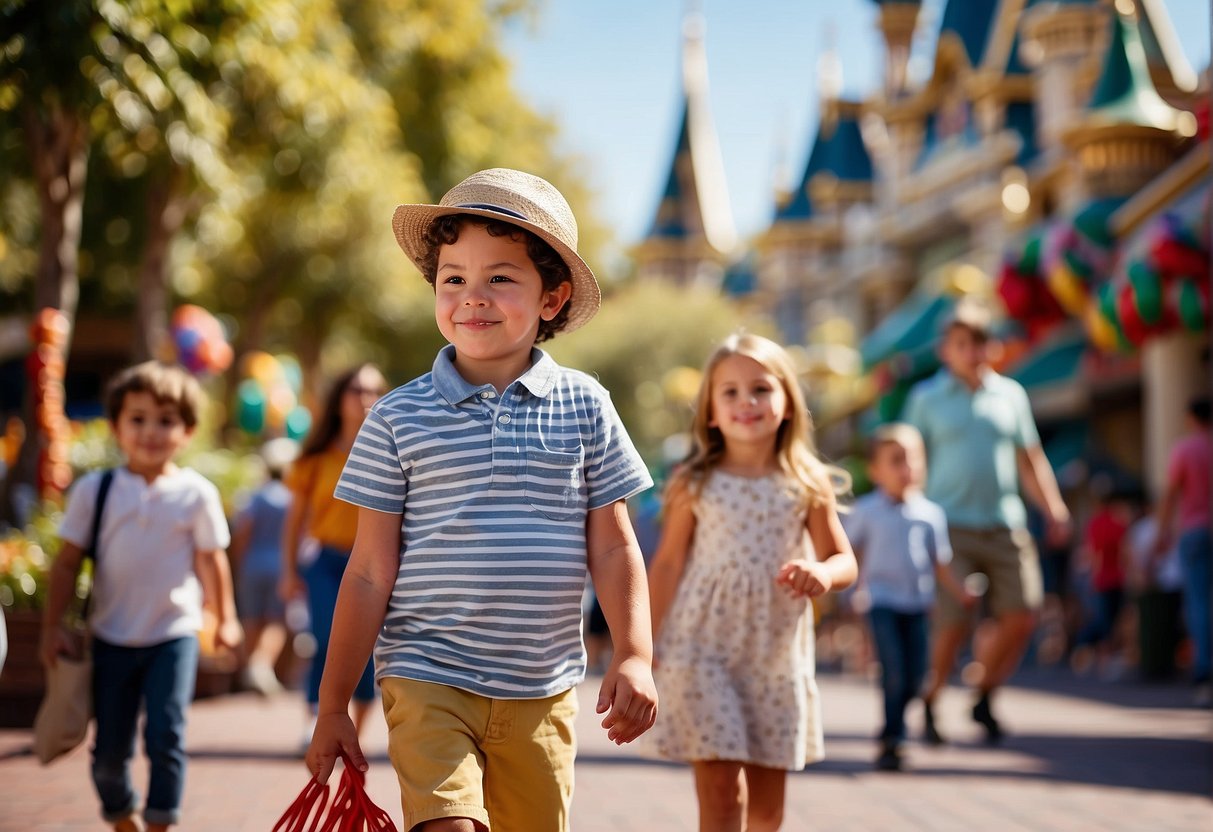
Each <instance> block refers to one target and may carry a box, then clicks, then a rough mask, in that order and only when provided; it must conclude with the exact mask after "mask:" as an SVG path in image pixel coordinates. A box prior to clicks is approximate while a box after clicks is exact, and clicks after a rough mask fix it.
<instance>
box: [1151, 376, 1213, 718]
mask: <svg viewBox="0 0 1213 832" xmlns="http://www.w3.org/2000/svg"><path fill="white" fill-rule="evenodd" d="M1209 420H1210V415H1209V399H1208V398H1207V397H1202V398H1197V399H1193V400H1192V402H1191V403H1190V404H1189V405H1188V435H1187V436H1185V437H1183V438H1182V439H1180V440H1179V441H1178V442H1176V443H1175V447H1173V448H1172V449H1171V458H1170V462H1169V464H1168V465H1167V488H1166V491H1164V492H1163V496H1162V499H1161V500H1159V502H1158V539H1157V542H1156V543H1155V545H1154V555H1155V557H1156V558H1162V556H1163V555H1164V554H1165V553H1166V551H1167V549H1168V547H1169V546H1170V544H1171V541H1172V540H1173V539H1174V538H1175V536H1176V535H1175V527H1176V526H1178V531H1179V534H1178V538H1179V562H1180V566H1181V567H1182V568H1183V578H1184V583H1183V596H1184V620H1185V622H1186V623H1187V626H1188V634H1189V635H1190V636H1191V638H1192V647H1193V656H1192V682H1193V684H1194V685H1195V686H1196V701H1197V703H1198V704H1200V705H1201V706H1208V705H1209V704H1210V703H1213V689H1211V688H1210V681H1211V679H1210V670H1211V669H1213V631H1211V630H1213V617H1211V616H1210V611H1209V607H1210V603H1211V602H1213V599H1211V596H1213V539H1211V538H1210V529H1209V521H1210V517H1209V513H1210V509H1209V499H1210V495H1209V477H1210V472H1209V469H1210V466H1213V444H1211V441H1210V437H1209ZM1176 509H1178V511H1179V517H1178V522H1176V518H1175V516H1174V515H1175V513H1176Z"/></svg>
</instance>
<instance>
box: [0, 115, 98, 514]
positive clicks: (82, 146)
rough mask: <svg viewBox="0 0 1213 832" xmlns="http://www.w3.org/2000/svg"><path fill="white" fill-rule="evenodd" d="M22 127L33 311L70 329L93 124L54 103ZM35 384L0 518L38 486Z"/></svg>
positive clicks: (0, 501)
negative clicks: (30, 203) (29, 194)
mask: <svg viewBox="0 0 1213 832" xmlns="http://www.w3.org/2000/svg"><path fill="white" fill-rule="evenodd" d="M22 128H23V131H24V133H25V143H26V147H27V148H29V154H30V160H31V162H32V163H33V169H34V176H35V180H36V181H37V184H38V205H39V209H40V214H41V225H42V227H41V239H40V241H39V248H38V271H37V273H36V277H35V283H34V309H35V312H37V310H40V309H44V308H46V307H51V308H53V309H58V310H59V311H61V312H62V313H63V315H64V316H65V317H66V318H67V321H68V325H69V327H74V325H75V322H76V306H77V304H78V303H79V301H80V275H79V271H78V265H79V257H80V228H81V223H82V220H83V207H84V180H85V176H86V175H87V173H88V125H87V123H86V122H85V120H84V119H83V118H81V117H80V116H79V115H78V114H77V113H74V112H71V111H69V110H65V109H63V107H62V106H61V105H58V104H50V105H48V107H47V109H40V108H38V107H36V106H33V105H30V106H27V107H26V108H25V110H24V112H23V114H22ZM62 349H63V359H64V362H65V363H66V361H67V356H68V353H70V351H71V334H70V329H69V334H68V337H67V339H66V341H65V342H64V345H63V348H62ZM32 384H33V380H32V379H30V381H29V383H28V384H27V385H26V390H25V406H24V408H23V414H22V415H23V419H24V421H25V426H26V431H25V440H24V441H23V442H22V444H21V450H20V451H19V452H18V455H17V461H16V464H15V465H14V466H13V469H12V470H11V471H10V472H9V474H8V476H7V477H5V480H4V484H3V493H0V517H2V518H3V519H4V520H7V521H8V522H10V523H19V522H21V521H23V520H24V519H25V518H24V517H19V516H18V506H17V505H16V503H15V498H16V497H17V496H18V494H19V492H20V490H21V487H23V486H25V487H29V486H32V485H33V483H34V479H35V471H36V467H37V462H38V454H39V451H41V450H42V449H43V448H44V447H45V444H46V437H44V436H42V435H41V434H40V432H39V430H38V428H37V422H36V420H35V419H34V397H33V389H32Z"/></svg>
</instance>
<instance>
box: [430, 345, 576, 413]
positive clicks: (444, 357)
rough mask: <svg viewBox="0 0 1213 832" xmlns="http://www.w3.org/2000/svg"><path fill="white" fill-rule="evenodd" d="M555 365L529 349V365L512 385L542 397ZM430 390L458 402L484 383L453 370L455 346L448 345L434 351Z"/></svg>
mask: <svg viewBox="0 0 1213 832" xmlns="http://www.w3.org/2000/svg"><path fill="white" fill-rule="evenodd" d="M558 369H559V367H558V366H557V364H556V361H555V360H554V359H553V358H552V357H551V356H550V355H548V354H547V353H546V352H544V351H543V350H541V349H539V348H537V347H532V348H531V366H530V367H528V368H527V370H526V372H524V373H523V374H522V375H520V376H519V377H518V379H517V380H516V381H515V384H521V385H522V386H523V387H525V388H526V389H527V390H529V391H530V392H531V394H532V395H535V396H539V397H540V398H545V397H546V396H547V395H548V393H550V392H552V388H553V387H555V386H556V375H557V371H558ZM432 377H433V380H434V389H436V390H437V391H438V393H439V395H441V396H442V397H443V398H444V399H446V400H447V401H448V402H450V403H451V404H459V403H460V402H463V401H467V400H468V399H470V398H472V397H473V396H475V395H476V394H477V393H479V392H480V391H481V390H483V389H484V388H485V387H486V386H487V385H483V384H481V385H475V384H472V383H471V382H470V381H468V380H467V379H465V378H464V377H463V376H461V375H459V371H458V370H456V369H455V347H454V346H452V345H450V344H448V345H446V346H445V347H443V348H442V349H441V350H439V351H438V356H437V357H436V358H435V359H434V368H433V374H432Z"/></svg>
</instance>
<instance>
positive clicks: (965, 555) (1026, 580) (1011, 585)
mask: <svg viewBox="0 0 1213 832" xmlns="http://www.w3.org/2000/svg"><path fill="white" fill-rule="evenodd" d="M948 537H949V538H950V539H951V541H952V564H951V568H952V569H954V570H955V572H956V575H957V577H959V578H960V579H961V580H962V581H963V580H964V579H965V578H967V577H968V576H969V575H972V574H974V573H976V572H979V573H981V574H983V575H985V576H986V579H987V580H988V581H989V585H988V587H987V589H986V596H985V603H986V609H988V610H989V611H990V614H991V615H994V616H999V615H1003V614H1004V613H1009V612H1024V611H1034V610H1038V609H1040V606H1041V604H1042V603H1043V602H1044V584H1043V578H1042V576H1041V573H1040V558H1039V557H1038V556H1037V554H1036V544H1035V542H1033V540H1032V534H1031V532H1029V531H1028V530H1027V529H969V528H958V527H956V526H949V527H948ZM936 614H937V615H938V618H939V623H941V624H943V625H945V626H946V625H949V624H963V623H965V622H967V621H968V620H969V617H970V616H969V613H968V612H966V611H965V609H964V608H963V607H961V606H960V604H958V603H956V600H955V599H954V598H952V596H951V595H950V594H948V593H946V592H940V593H938V598H937V600H936Z"/></svg>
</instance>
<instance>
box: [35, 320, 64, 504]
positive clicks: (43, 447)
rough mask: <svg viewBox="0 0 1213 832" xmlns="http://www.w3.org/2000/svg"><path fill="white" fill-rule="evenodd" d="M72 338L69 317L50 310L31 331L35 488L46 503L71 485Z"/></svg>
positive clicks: (36, 321)
mask: <svg viewBox="0 0 1213 832" xmlns="http://www.w3.org/2000/svg"><path fill="white" fill-rule="evenodd" d="M69 334H71V324H70V323H68V320H67V316H66V315H64V314H63V313H62V312H60V311H59V310H58V309H53V308H51V307H47V308H45V309H43V310H42V311H41V312H39V313H38V315H37V317H36V318H35V319H34V325H33V327H31V330H30V336H31V338H32V340H33V349H32V350H30V354H29V357H28V358H27V359H26V364H25V368H26V372H27V373H28V374H29V381H30V390H32V391H33V398H34V427H35V429H36V430H37V435H38V437H39V443H38V467H37V472H36V476H35V481H34V487H35V488H36V489H37V491H38V494H39V495H40V496H41V497H43V498H46V499H58V498H59V497H60V496H61V495H62V494H63V492H64V491H66V490H67V487H68V486H69V485H71V483H72V466H71V464H70V462H69V460H68V421H67V414H66V413H65V412H64V404H65V402H66V398H67V397H66V394H65V392H64V389H63V375H64V370H65V368H66V359H65V356H64V350H65V349H66V347H67V338H68V335H69Z"/></svg>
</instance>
